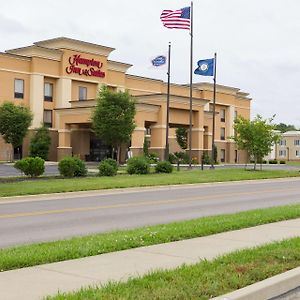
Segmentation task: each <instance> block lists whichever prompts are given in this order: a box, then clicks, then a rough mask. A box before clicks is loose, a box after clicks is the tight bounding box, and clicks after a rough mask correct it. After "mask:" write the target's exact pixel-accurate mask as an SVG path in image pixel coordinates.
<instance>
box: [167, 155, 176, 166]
mask: <svg viewBox="0 0 300 300" xmlns="http://www.w3.org/2000/svg"><path fill="white" fill-rule="evenodd" d="M168 161H169V162H170V163H171V164H177V161H178V158H177V156H176V155H175V154H174V153H170V154H169V157H168Z"/></svg>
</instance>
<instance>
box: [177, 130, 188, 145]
mask: <svg viewBox="0 0 300 300" xmlns="http://www.w3.org/2000/svg"><path fill="white" fill-rule="evenodd" d="M187 133H188V131H187V129H186V128H184V127H179V128H177V129H176V141H177V143H178V145H179V146H180V148H181V149H184V150H185V149H186V148H187V139H188V138H187V136H188V135H187Z"/></svg>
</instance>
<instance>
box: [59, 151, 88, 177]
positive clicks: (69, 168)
mask: <svg viewBox="0 0 300 300" xmlns="http://www.w3.org/2000/svg"><path fill="white" fill-rule="evenodd" d="M58 170H59V173H60V175H62V176H64V177H81V176H86V174H87V169H86V166H85V163H84V161H82V160H81V159H80V158H78V157H71V156H67V157H65V158H63V159H62V160H61V161H60V162H59V163H58Z"/></svg>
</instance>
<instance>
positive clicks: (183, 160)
mask: <svg viewBox="0 0 300 300" xmlns="http://www.w3.org/2000/svg"><path fill="white" fill-rule="evenodd" d="M174 154H175V156H176V157H177V158H178V159H179V161H180V163H182V164H188V163H189V161H190V158H189V155H188V154H187V153H186V152H175V153H174Z"/></svg>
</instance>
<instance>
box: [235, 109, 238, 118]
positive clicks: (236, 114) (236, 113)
mask: <svg viewBox="0 0 300 300" xmlns="http://www.w3.org/2000/svg"><path fill="white" fill-rule="evenodd" d="M237 117H238V112H237V110H235V111H234V119H235V120H236V119H237Z"/></svg>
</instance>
